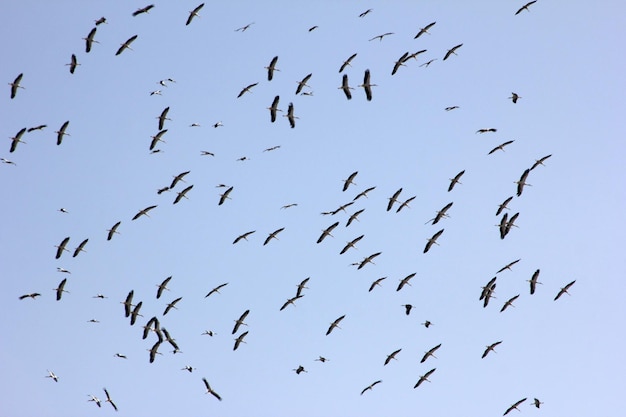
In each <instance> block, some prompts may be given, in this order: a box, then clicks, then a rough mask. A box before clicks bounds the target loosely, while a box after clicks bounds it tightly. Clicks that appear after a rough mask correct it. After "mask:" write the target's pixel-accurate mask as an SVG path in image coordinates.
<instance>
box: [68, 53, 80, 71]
mask: <svg viewBox="0 0 626 417" xmlns="http://www.w3.org/2000/svg"><path fill="white" fill-rule="evenodd" d="M65 65H68V66H69V67H70V74H74V71H76V67H77V66H79V65H80V64H79V63H78V60H77V59H76V55H74V54H72V58H71V60H70V63H69V64H65Z"/></svg>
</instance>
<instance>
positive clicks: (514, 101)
mask: <svg viewBox="0 0 626 417" xmlns="http://www.w3.org/2000/svg"><path fill="white" fill-rule="evenodd" d="M520 98H522V97H520V96H519V95H518V94H517V93H511V97H509V99H510V100H511V101H512V102H513V104H515V103H517V100H519V99H520Z"/></svg>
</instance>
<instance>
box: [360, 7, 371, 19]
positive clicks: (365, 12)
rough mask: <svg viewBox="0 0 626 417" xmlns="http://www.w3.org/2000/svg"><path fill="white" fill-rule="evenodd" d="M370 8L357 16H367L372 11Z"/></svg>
mask: <svg viewBox="0 0 626 417" xmlns="http://www.w3.org/2000/svg"><path fill="white" fill-rule="evenodd" d="M372 10H373V9H367V10H366V11H364V12H363V13H361V14H360V15H359V17H365V16H367V15H368V14H369V13H371V12H372Z"/></svg>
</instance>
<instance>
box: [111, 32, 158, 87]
mask: <svg viewBox="0 0 626 417" xmlns="http://www.w3.org/2000/svg"><path fill="white" fill-rule="evenodd" d="M135 39H137V35H133V36H131V37H130V38H128V39H127V40H126V42H124V43H123V44H121V46H120V47H119V49H118V50H117V52H116V53H115V55H116V56H117V55H119V54H121V53H122V52H124V49H130V50H131V51H132V50H133V48H131V47H130V45H131V44H132V43H133V42H135ZM157 91H159V90H157ZM160 93H161V92H160V91H159V94H160ZM155 94H156V93H155ZM150 95H152V93H151V94H150Z"/></svg>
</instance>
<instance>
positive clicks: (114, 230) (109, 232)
mask: <svg viewBox="0 0 626 417" xmlns="http://www.w3.org/2000/svg"><path fill="white" fill-rule="evenodd" d="M120 224H122V222H121V221H120V222H117V223H115V224H114V225H113V227H111V228H110V229H109V230H107V240H111V239H112V238H113V235H114V234H116V233H117V234H118V235H119V233H120V232H118V231H117V228H118V227H120Z"/></svg>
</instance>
